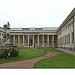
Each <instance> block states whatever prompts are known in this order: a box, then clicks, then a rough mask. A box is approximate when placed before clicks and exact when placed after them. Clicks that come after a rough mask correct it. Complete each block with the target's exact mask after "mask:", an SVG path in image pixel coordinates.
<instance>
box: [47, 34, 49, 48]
mask: <svg viewBox="0 0 75 75" xmlns="http://www.w3.org/2000/svg"><path fill="white" fill-rule="evenodd" d="M47 46H48V47H49V35H47Z"/></svg>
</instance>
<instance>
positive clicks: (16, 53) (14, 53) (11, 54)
mask: <svg viewBox="0 0 75 75" xmlns="http://www.w3.org/2000/svg"><path fill="white" fill-rule="evenodd" d="M18 54H19V50H16V49H14V48H13V49H12V50H11V52H10V57H16V56H18Z"/></svg>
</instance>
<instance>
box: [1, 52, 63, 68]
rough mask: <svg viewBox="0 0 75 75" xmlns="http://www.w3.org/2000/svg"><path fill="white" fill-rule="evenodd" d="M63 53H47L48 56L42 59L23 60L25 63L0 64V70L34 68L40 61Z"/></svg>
mask: <svg viewBox="0 0 75 75" xmlns="http://www.w3.org/2000/svg"><path fill="white" fill-rule="evenodd" d="M61 53H63V52H52V51H47V54H46V55H44V56H41V57H37V58H33V59H28V60H23V61H17V62H11V63H4V64H0V68H33V66H34V64H35V63H36V62H38V61H39V60H42V59H45V58H48V57H52V56H55V55H57V54H61Z"/></svg>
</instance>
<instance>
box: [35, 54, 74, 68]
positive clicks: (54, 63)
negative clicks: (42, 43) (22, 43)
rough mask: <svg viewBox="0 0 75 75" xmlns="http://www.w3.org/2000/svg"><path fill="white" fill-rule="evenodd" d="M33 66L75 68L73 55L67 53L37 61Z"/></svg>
mask: <svg viewBox="0 0 75 75" xmlns="http://www.w3.org/2000/svg"><path fill="white" fill-rule="evenodd" d="M34 67H35V68H75V56H73V55H69V54H58V55H56V56H53V57H49V58H46V59H43V60H40V61H38V62H37V63H36V64H35V65H34Z"/></svg>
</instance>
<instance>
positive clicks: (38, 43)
mask: <svg viewBox="0 0 75 75" xmlns="http://www.w3.org/2000/svg"><path fill="white" fill-rule="evenodd" d="M13 36H14V37H13V43H14V44H15V41H16V39H15V35H13ZM24 41H25V37H24V35H23V46H25V42H24ZM39 41H40V39H39V35H37V46H39V45H40V42H39ZM19 43H20V35H18V46H19ZM28 45H29V35H28ZM34 45H35V42H34V35H33V46H34ZM42 46H43V47H44V35H42ZM47 46H49V35H47ZM52 47H54V35H52Z"/></svg>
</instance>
